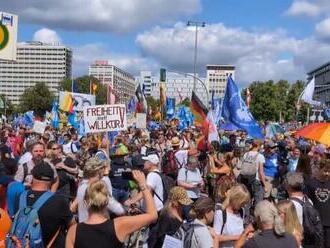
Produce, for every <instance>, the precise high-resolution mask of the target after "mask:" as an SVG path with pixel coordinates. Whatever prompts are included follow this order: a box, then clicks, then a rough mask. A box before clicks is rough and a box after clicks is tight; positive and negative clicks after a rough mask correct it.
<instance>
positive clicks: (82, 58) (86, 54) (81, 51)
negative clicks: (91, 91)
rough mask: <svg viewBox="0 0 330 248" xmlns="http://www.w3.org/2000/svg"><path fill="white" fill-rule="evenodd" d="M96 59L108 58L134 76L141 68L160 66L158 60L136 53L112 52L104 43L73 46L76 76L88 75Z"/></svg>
mask: <svg viewBox="0 0 330 248" xmlns="http://www.w3.org/2000/svg"><path fill="white" fill-rule="evenodd" d="M95 60H108V61H109V62H110V64H113V65H115V66H117V67H119V68H121V69H123V70H126V71H127V72H129V73H130V74H132V75H133V76H135V75H139V74H140V71H141V70H152V71H155V70H157V68H159V65H158V64H157V62H155V61H152V60H151V59H147V58H144V57H141V56H140V55H136V54H133V55H132V54H129V55H125V54H116V53H111V52H110V51H109V50H108V49H107V47H106V46H105V45H104V44H102V43H92V44H86V45H82V46H78V47H73V74H74V75H75V76H81V75H87V74H88V66H89V65H90V64H92V63H93V62H94V61H95Z"/></svg>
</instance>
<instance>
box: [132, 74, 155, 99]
mask: <svg viewBox="0 0 330 248" xmlns="http://www.w3.org/2000/svg"><path fill="white" fill-rule="evenodd" d="M135 79H136V82H137V83H138V84H140V85H141V87H142V88H143V90H144V95H145V96H146V97H147V96H151V91H152V87H153V86H154V82H155V78H154V77H153V76H152V73H151V71H141V72H140V76H138V77H135Z"/></svg>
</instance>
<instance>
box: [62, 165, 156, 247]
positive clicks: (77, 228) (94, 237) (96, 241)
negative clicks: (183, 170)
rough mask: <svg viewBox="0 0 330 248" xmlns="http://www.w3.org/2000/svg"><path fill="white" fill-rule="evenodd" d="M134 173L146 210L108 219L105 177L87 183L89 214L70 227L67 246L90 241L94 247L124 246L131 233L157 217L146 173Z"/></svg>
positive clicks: (83, 245)
mask: <svg viewBox="0 0 330 248" xmlns="http://www.w3.org/2000/svg"><path fill="white" fill-rule="evenodd" d="M132 173H133V177H134V179H135V180H136V181H137V183H138V185H139V188H140V190H141V193H142V194H143V198H144V202H145V203H146V213H144V214H140V215H136V216H124V217H119V218H115V219H114V220H112V219H109V217H108V215H107V211H106V208H107V205H108V200H109V197H108V195H109V192H108V191H107V187H106V185H105V184H104V183H103V182H102V181H98V182H94V183H92V184H91V185H90V186H89V187H88V189H87V191H86V196H85V199H86V203H87V206H88V218H87V220H86V221H85V222H83V223H79V224H78V225H74V226H72V227H71V228H70V229H69V232H68V235H67V238H66V247H67V248H70V247H77V248H84V247H90V246H91V245H92V246H93V247H95V248H102V247H109V245H110V246H112V247H118V248H119V247H124V241H125V240H126V238H127V237H128V235H130V234H131V233H133V232H135V231H137V230H139V229H140V228H141V227H143V226H148V225H149V224H151V223H152V222H154V221H155V220H156V219H157V212H156V208H155V204H154V202H153V200H152V195H151V193H150V191H149V190H148V188H147V186H146V181H145V176H144V175H143V173H142V172H139V171H133V172H132Z"/></svg>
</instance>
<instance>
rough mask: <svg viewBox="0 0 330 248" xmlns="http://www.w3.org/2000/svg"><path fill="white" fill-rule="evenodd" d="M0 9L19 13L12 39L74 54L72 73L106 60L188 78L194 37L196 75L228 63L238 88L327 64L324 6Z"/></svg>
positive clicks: (170, 1) (43, 4)
mask: <svg viewBox="0 0 330 248" xmlns="http://www.w3.org/2000/svg"><path fill="white" fill-rule="evenodd" d="M0 10H2V11H7V12H11V13H16V14H18V15H19V18H20V19H19V36H18V37H19V41H28V40H40V41H44V42H60V43H62V44H64V45H66V46H69V47H71V48H72V49H73V56H74V68H73V71H74V74H75V75H83V74H86V73H87V69H88V64H89V63H91V62H93V61H94V60H97V59H109V60H110V61H111V63H113V64H115V65H117V66H119V67H122V68H124V69H126V70H128V71H129V72H131V73H132V74H134V75H138V74H139V71H140V70H152V71H153V72H155V74H156V73H157V72H158V70H159V68H160V67H166V68H175V69H177V70H181V71H185V72H191V71H192V68H193V63H192V62H193V61H192V58H193V48H194V47H193V45H194V42H193V41H194V31H193V30H192V29H190V28H187V27H186V25H185V24H186V22H187V21H188V20H197V21H205V22H206V23H207V26H206V27H205V28H203V29H202V30H200V32H199V34H200V35H199V46H198V48H199V49H198V71H199V73H200V74H204V73H205V65H206V64H234V65H236V67H237V79H238V80H239V81H240V82H241V83H242V84H248V83H250V82H252V81H254V80H268V79H273V80H279V79H288V80H290V81H291V82H294V81H295V80H297V79H304V78H305V74H306V72H307V71H309V70H310V69H312V68H313V67H315V66H318V65H320V64H322V63H324V62H327V61H329V60H330V55H329V54H330V18H329V17H330V14H328V13H329V12H330V11H329V10H330V1H327V0H267V1H265V0H122V1H118V0H99V1H92V0H71V1H67V0H57V1H52V0H34V1H24V2H22V1H20V0H11V1H9V0H7V1H1V2H0Z"/></svg>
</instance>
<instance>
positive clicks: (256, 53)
mask: <svg viewBox="0 0 330 248" xmlns="http://www.w3.org/2000/svg"><path fill="white" fill-rule="evenodd" d="M198 42H199V43H198V63H197V64H198V72H199V73H204V74H205V65H206V64H233V65H236V68H237V74H236V75H237V79H238V81H240V82H241V83H243V84H246V83H249V82H251V81H254V80H268V79H273V80H280V79H288V80H290V81H295V80H297V79H305V75H306V72H307V71H309V70H310V69H312V68H313V67H314V66H318V65H320V64H322V63H324V62H326V61H327V60H329V57H328V54H330V44H326V43H322V42H321V41H319V40H317V39H315V38H313V37H311V38H308V39H296V38H293V37H290V36H289V35H288V34H287V33H286V32H285V31H283V30H275V31H269V32H264V33H260V32H247V31H245V30H243V29H240V28H229V27H226V26H225V25H224V24H221V23H220V24H213V25H207V26H206V27H205V28H203V29H200V30H199V41H198ZM136 43H137V44H138V46H139V47H140V48H141V51H142V54H144V56H146V57H150V58H153V59H154V60H156V61H158V62H159V64H162V65H164V66H166V67H168V68H175V69H177V70H182V71H185V72H191V71H192V70H193V54H194V31H192V30H190V29H188V28H186V27H185V25H183V24H182V23H179V24H177V25H175V26H174V27H173V28H160V27H155V28H154V29H152V30H150V31H148V32H144V33H142V34H140V35H138V36H137V39H136ZM284 55H285V56H284ZM283 56H284V57H283Z"/></svg>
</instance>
